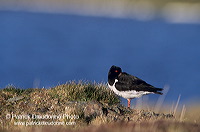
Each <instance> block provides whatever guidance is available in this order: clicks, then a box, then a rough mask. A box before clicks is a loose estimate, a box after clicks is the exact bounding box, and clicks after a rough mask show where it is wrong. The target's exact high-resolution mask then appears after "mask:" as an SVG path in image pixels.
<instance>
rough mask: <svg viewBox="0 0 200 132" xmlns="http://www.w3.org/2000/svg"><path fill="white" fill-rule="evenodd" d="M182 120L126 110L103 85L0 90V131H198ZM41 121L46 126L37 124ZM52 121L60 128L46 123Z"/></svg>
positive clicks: (142, 111) (80, 83)
mask: <svg viewBox="0 0 200 132" xmlns="http://www.w3.org/2000/svg"><path fill="white" fill-rule="evenodd" d="M196 112H197V113H198V110H197V111H196ZM182 113H183V112H182ZM187 114H188V111H186V115H187ZM63 115H64V116H63ZM183 115H185V111H184V114H183ZM12 116H19V117H12ZM35 116H38V117H40V118H34V117H35ZM54 116H55V117H54ZM43 117H45V118H43ZM46 117H47V118H46ZM50 117H51V118H50ZM52 117H54V118H52ZM69 117H70V118H69ZM188 117H189V116H188ZM191 117H193V116H191ZM184 119H185V117H184V116H182V117H181V121H180V119H179V118H178V119H177V118H176V117H175V116H174V115H172V114H163V113H155V112H153V111H150V110H137V109H129V108H127V107H125V106H123V105H121V104H120V99H119V97H118V96H116V95H115V94H114V93H113V92H112V91H111V90H110V89H108V88H107V85H106V84H103V83H90V82H83V81H79V82H75V81H71V82H67V83H66V84H62V85H58V86H56V87H53V88H49V89H44V88H41V89H39V88H30V89H19V88H16V87H15V86H13V85H8V86H7V87H6V88H4V89H1V90H0V124H1V126H0V131H1V130H2V131H19V132H21V131H31V132H36V131H44V132H47V131H48V132H53V131H57V132H61V131H80V132H86V131H91V132H100V131H105V132H111V131H124V132H130V131H136V132H141V131H159V132H160V131H165V132H175V131H180V132H181V131H183V130H184V131H185V130H186V131H189V130H192V131H194V132H195V131H198V130H199V129H200V127H199V123H198V120H196V121H195V122H192V121H190V122H189V121H187V122H184ZM38 122H39V125H38V124H37V123H38ZM44 122H45V123H47V124H48V123H49V124H48V125H46V124H45V125H44V124H42V125H41V124H40V123H44ZM55 122H58V123H64V125H60V124H59V125H55V124H54V125H52V124H50V123H55ZM17 123H18V124H17ZM19 123H20V124H19ZM23 123H24V124H23ZM31 123H35V124H34V125H33V124H31Z"/></svg>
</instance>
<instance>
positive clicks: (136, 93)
mask: <svg viewBox="0 0 200 132" xmlns="http://www.w3.org/2000/svg"><path fill="white" fill-rule="evenodd" d="M117 82H118V80H117V79H115V82H114V84H113V85H112V86H111V85H109V84H108V86H109V88H110V89H111V90H113V92H114V93H115V94H117V95H119V96H121V97H123V98H125V99H133V98H138V97H141V96H142V95H145V94H149V93H152V92H145V91H135V90H129V91H119V90H117V89H116V88H115V83H117Z"/></svg>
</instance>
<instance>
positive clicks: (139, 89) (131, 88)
mask: <svg viewBox="0 0 200 132" xmlns="http://www.w3.org/2000/svg"><path fill="white" fill-rule="evenodd" d="M108 86H109V88H110V89H111V90H113V91H114V93H115V94H117V95H119V96H121V97H123V98H125V99H127V100H128V107H129V108H130V104H131V99H133V98H138V97H141V96H143V95H146V94H151V93H153V94H160V95H162V94H163V93H161V92H160V91H162V90H163V89H162V88H155V87H154V86H152V85H150V84H148V83H146V82H145V81H143V80H141V79H140V78H138V77H135V76H132V75H130V74H128V73H126V72H122V69H121V68H120V67H117V66H112V67H111V68H110V70H109V72H108Z"/></svg>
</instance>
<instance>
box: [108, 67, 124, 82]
mask: <svg viewBox="0 0 200 132" xmlns="http://www.w3.org/2000/svg"><path fill="white" fill-rule="evenodd" d="M121 72H122V69H121V68H120V67H117V66H114V65H113V66H111V68H110V70H109V72H108V79H111V80H112V79H116V78H117V77H118V75H119V74H120V73H121Z"/></svg>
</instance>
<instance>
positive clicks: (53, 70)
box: [0, 11, 200, 102]
mask: <svg viewBox="0 0 200 132" xmlns="http://www.w3.org/2000/svg"><path fill="white" fill-rule="evenodd" d="M111 65H117V66H120V67H122V69H123V70H124V71H126V72H128V73H130V74H132V75H135V76H137V77H139V78H141V79H143V80H145V81H146V82H148V83H150V84H152V85H154V86H156V87H164V85H169V86H170V89H169V92H168V94H167V98H166V100H168V101H171V100H176V99H177V98H178V96H179V94H181V98H182V99H181V100H182V101H186V102H187V101H188V100H191V99H199V96H200V25H195V24H169V23H166V22H163V21H161V20H153V21H146V22H142V21H136V20H133V19H114V18H103V17H87V16H76V15H61V14H60V15H59V14H42V13H25V12H9V11H0V87H1V88H4V87H6V86H7V85H8V84H13V85H15V86H16V87H20V88H32V87H39V88H42V87H45V88H49V87H53V86H56V85H58V84H63V83H65V82H67V81H69V80H77V81H78V80H88V81H92V82H93V81H96V82H105V83H106V81H107V73H108V70H109V68H110V66H111ZM152 96H154V97H155V96H156V97H157V95H152ZM150 97H151V96H150Z"/></svg>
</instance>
